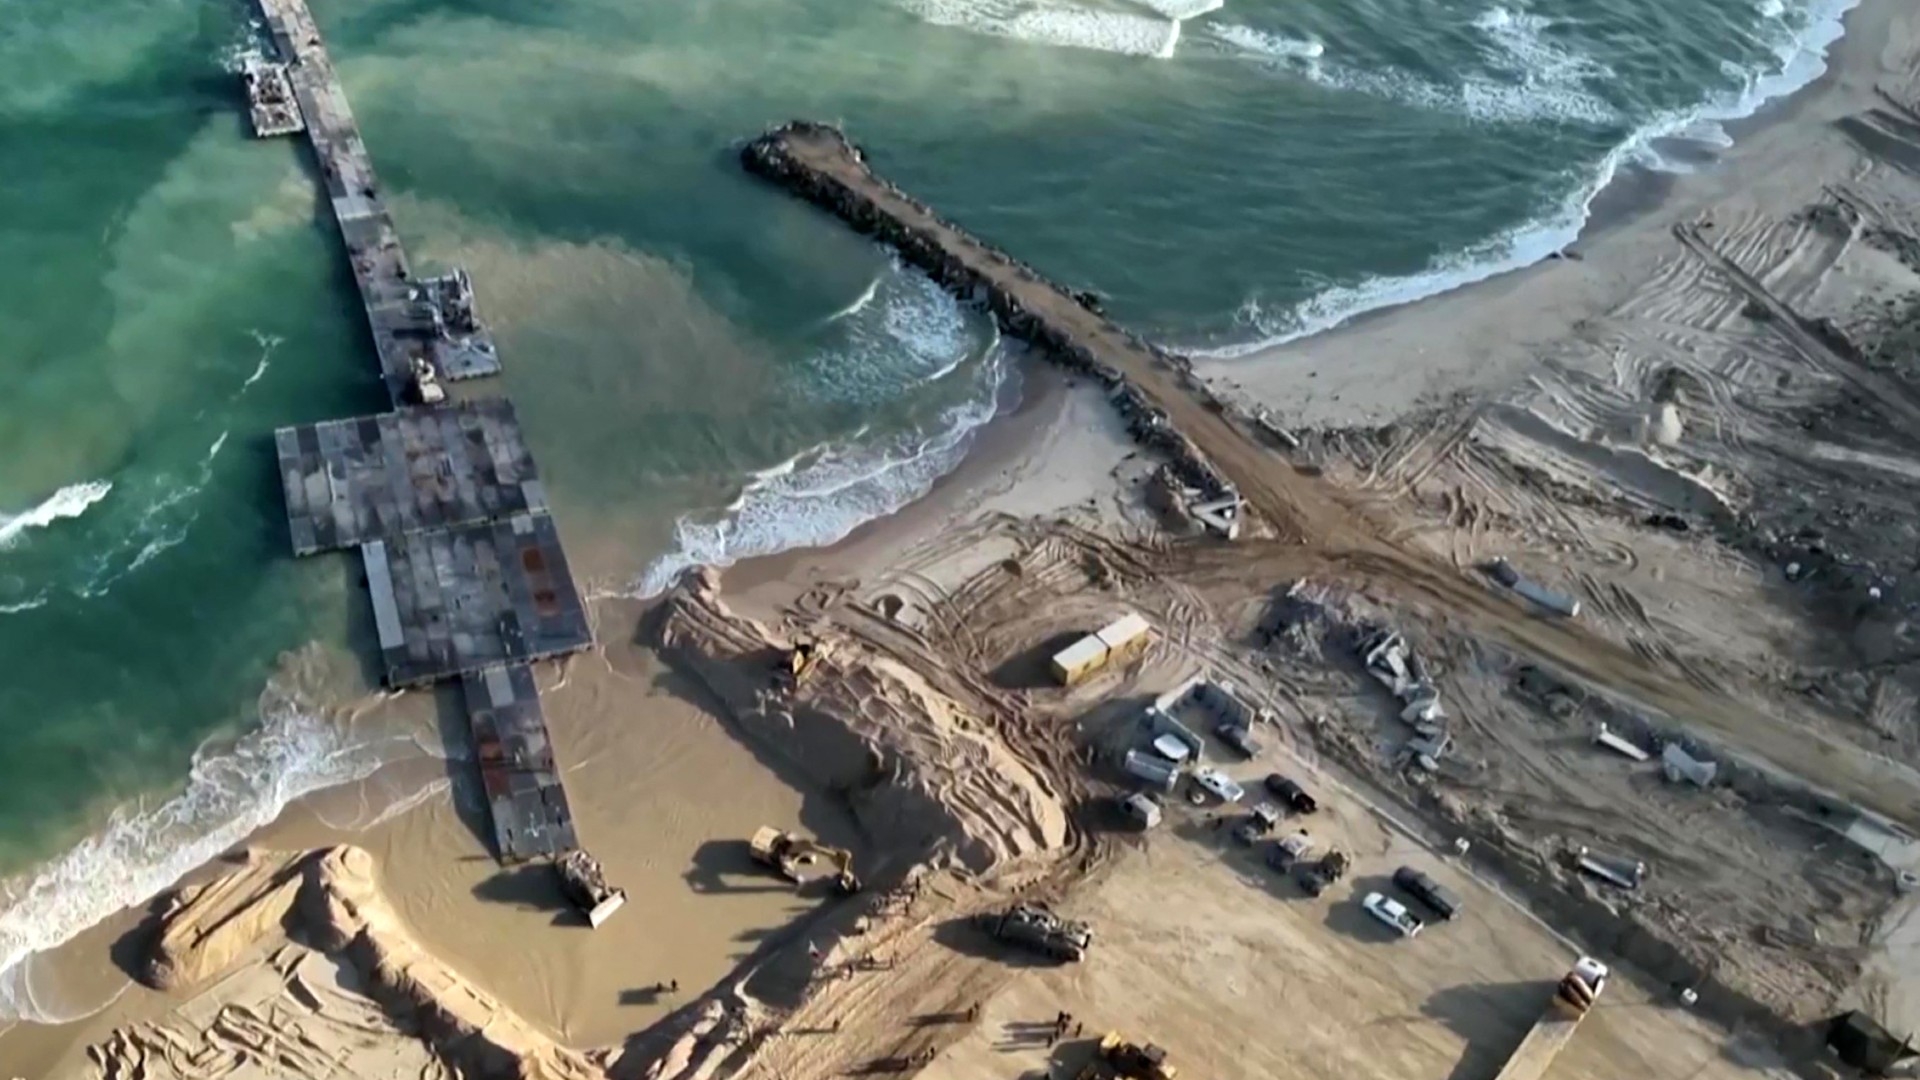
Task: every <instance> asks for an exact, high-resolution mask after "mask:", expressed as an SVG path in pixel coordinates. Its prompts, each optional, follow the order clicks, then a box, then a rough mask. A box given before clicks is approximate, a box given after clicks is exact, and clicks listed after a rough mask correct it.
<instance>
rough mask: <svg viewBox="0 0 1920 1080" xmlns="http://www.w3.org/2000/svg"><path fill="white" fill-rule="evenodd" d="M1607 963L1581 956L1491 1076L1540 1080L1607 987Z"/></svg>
mask: <svg viewBox="0 0 1920 1080" xmlns="http://www.w3.org/2000/svg"><path fill="white" fill-rule="evenodd" d="M1607 974H1608V972H1607V965H1605V964H1603V963H1601V962H1600V961H1598V960H1595V959H1594V958H1593V957H1591V956H1583V957H1581V958H1580V959H1579V960H1578V961H1576V962H1575V963H1574V965H1573V970H1572V971H1569V972H1567V974H1566V976H1565V977H1564V978H1562V979H1561V980H1560V981H1559V982H1558V983H1556V984H1555V985H1554V988H1553V997H1552V998H1550V999H1549V1000H1548V1001H1547V1008H1546V1011H1545V1012H1544V1013H1542V1014H1541V1016H1540V1019H1538V1020H1536V1021H1534V1024H1533V1028H1532V1030H1530V1031H1528V1032H1527V1036H1526V1038H1524V1039H1521V1040H1520V1045H1519V1046H1517V1047H1515V1048H1514V1051H1513V1053H1512V1054H1511V1055H1509V1056H1508V1058H1507V1063H1506V1064H1505V1065H1502V1066H1501V1067H1500V1072H1499V1073H1498V1074H1497V1075H1496V1076H1495V1077H1494V1080H1540V1078H1541V1077H1542V1076H1545V1075H1546V1073H1547V1067H1548V1066H1550V1065H1552V1064H1553V1059H1554V1058H1555V1057H1557V1056H1558V1055H1559V1053H1560V1051H1561V1050H1562V1049H1564V1048H1565V1047H1566V1045H1567V1043H1568V1042H1569V1041H1571V1040H1572V1038H1573V1033H1574V1031H1575V1030H1577V1029H1578V1028H1579V1027H1580V1021H1581V1020H1584V1019H1585V1018H1586V1015H1587V1013H1588V1011H1589V1010H1591V1009H1592V1008H1593V1003H1594V1001H1595V1000H1596V999H1598V998H1599V997H1600V994H1601V992H1602V991H1603V990H1605V989H1606V988H1607Z"/></svg>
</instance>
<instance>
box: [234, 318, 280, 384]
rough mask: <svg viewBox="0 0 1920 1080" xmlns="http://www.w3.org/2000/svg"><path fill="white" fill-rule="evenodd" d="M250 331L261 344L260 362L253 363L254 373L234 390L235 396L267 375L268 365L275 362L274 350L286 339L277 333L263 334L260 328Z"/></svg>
mask: <svg viewBox="0 0 1920 1080" xmlns="http://www.w3.org/2000/svg"><path fill="white" fill-rule="evenodd" d="M248 332H249V333H251V334H252V335H253V340H254V341H255V342H256V343H258V344H259V346H260V362H259V363H257V364H255V365H253V374H251V375H249V376H247V377H246V379H245V381H243V382H242V383H241V384H240V389H239V390H236V391H234V394H235V396H238V395H240V394H244V393H246V391H247V387H249V386H252V385H253V384H254V383H257V382H259V381H260V379H261V378H262V377H263V376H265V375H266V373H267V365H268V364H270V363H272V362H273V350H275V349H277V348H279V347H280V342H281V341H282V340H284V339H282V338H281V337H280V336H279V335H277V334H263V333H261V332H260V331H258V330H251V331H248Z"/></svg>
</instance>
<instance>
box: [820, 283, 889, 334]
mask: <svg viewBox="0 0 1920 1080" xmlns="http://www.w3.org/2000/svg"><path fill="white" fill-rule="evenodd" d="M879 291H880V279H879V278H874V279H873V280H872V281H869V282H867V287H866V290H865V291H863V292H862V293H861V294H860V295H859V296H857V297H855V298H854V301H853V303H851V304H848V305H847V306H846V307H843V308H841V309H840V310H839V311H836V312H834V313H833V314H831V315H829V316H827V318H826V321H827V322H829V323H837V322H839V321H840V320H841V319H845V318H848V317H850V316H853V315H858V314H860V313H861V312H862V311H865V310H866V309H867V305H868V304H871V303H873V294H874V293H877V292H879Z"/></svg>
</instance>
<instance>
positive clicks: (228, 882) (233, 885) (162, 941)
mask: <svg viewBox="0 0 1920 1080" xmlns="http://www.w3.org/2000/svg"><path fill="white" fill-rule="evenodd" d="M304 858H305V856H304V855H301V854H293V853H287V852H247V853H246V855H245V861H244V862H243V863H242V864H241V866H240V867H239V868H238V869H236V870H234V871H233V872H231V873H229V874H227V875H225V876H224V877H220V878H217V879H215V880H213V881H211V882H208V883H206V884H204V885H194V886H189V887H187V888H184V889H181V890H180V891H179V892H177V893H175V894H174V895H173V897H172V898H171V899H170V900H169V901H168V903H167V906H166V907H165V908H164V909H163V914H162V915H161V920H162V921H161V930H160V933H159V935H158V936H157V937H156V938H155V940H154V943H153V946H152V951H151V953H150V954H149V956H148V957H147V965H146V968H145V970H143V971H142V972H141V981H143V982H145V983H146V984H147V985H149V986H151V987H153V988H154V989H156V990H182V989H187V988H189V987H193V986H198V985H200V984H201V983H204V982H206V981H207V980H208V979H210V978H212V977H214V976H215V975H218V974H220V973H222V972H224V971H226V970H227V969H228V968H230V967H232V966H233V964H234V962H235V961H236V960H238V959H240V957H241V956H242V955H243V954H245V953H246V952H248V951H250V950H252V949H253V948H254V947H255V946H256V945H258V944H260V943H261V942H262V941H266V940H269V939H270V938H273V937H277V936H279V935H281V934H282V933H283V932H284V931H283V929H282V927H283V924H284V923H285V921H286V918H287V914H288V913H289V912H291V911H292V910H293V907H294V901H295V900H296V898H297V897H298V896H299V893H300V887H301V884H302V881H303V879H302V877H301V872H300V870H301V862H302V860H303V859H304Z"/></svg>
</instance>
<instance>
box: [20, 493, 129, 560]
mask: <svg viewBox="0 0 1920 1080" xmlns="http://www.w3.org/2000/svg"><path fill="white" fill-rule="evenodd" d="M112 490H113V484H112V482H111V481H107V480H89V481H87V482H85V483H83V484H68V485H67V486H66V487H63V488H61V489H60V490H59V491H56V492H54V493H53V494H52V495H51V496H49V497H48V498H47V499H46V501H44V502H42V503H41V504H40V505H38V506H35V507H34V508H32V509H31V510H23V511H21V512H20V513H18V514H0V550H5V549H7V548H9V547H12V546H13V545H15V544H17V543H19V542H20V540H21V538H22V537H24V536H25V535H26V534H27V532H28V530H30V529H44V528H46V527H47V526H49V525H51V524H53V523H54V522H56V521H62V520H65V519H68V518H77V517H79V516H80V515H81V514H84V513H86V512H87V507H89V506H92V505H93V504H94V503H97V502H99V501H100V500H101V499H104V498H106V497H107V493H108V492H110V491H112Z"/></svg>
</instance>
